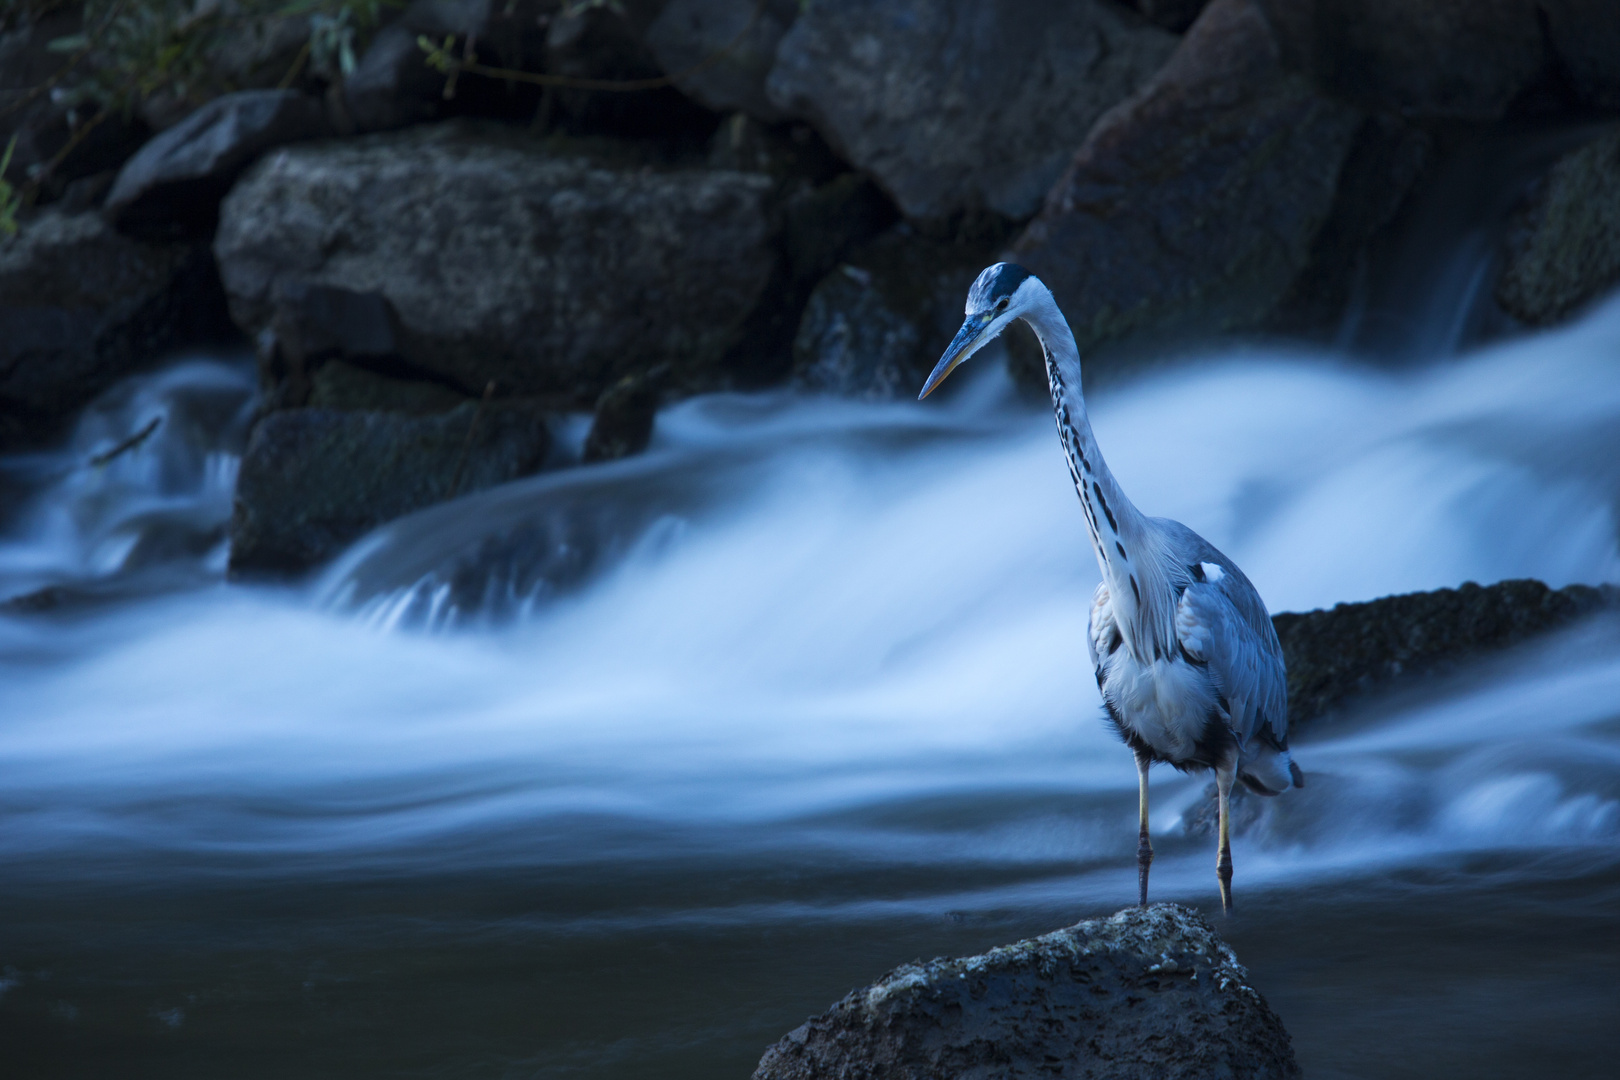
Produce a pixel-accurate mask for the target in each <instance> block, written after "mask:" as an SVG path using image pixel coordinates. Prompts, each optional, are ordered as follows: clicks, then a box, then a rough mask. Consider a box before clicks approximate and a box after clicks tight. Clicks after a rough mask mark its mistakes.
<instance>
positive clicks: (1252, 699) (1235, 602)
mask: <svg viewBox="0 0 1620 1080" xmlns="http://www.w3.org/2000/svg"><path fill="white" fill-rule="evenodd" d="M1221 561H1222V562H1223V563H1225V562H1226V560H1225V559H1222V560H1221ZM1228 565H1229V564H1228ZM1234 593H1236V594H1237V595H1235V596H1234V595H1233V594H1234ZM1244 593H1247V594H1248V595H1244ZM1176 636H1177V638H1179V639H1180V642H1181V647H1182V648H1183V649H1185V650H1186V651H1187V654H1188V655H1189V656H1190V657H1192V658H1193V659H1194V660H1196V661H1198V662H1200V663H1203V664H1206V665H1208V669H1209V673H1210V676H1211V678H1213V679H1214V680H1215V684H1216V687H1217V689H1219V690H1220V692H1221V695H1222V696H1223V697H1225V698H1226V701H1227V704H1228V707H1229V712H1230V714H1231V717H1232V728H1233V730H1234V731H1235V732H1236V733H1237V735H1238V737H1239V738H1240V739H1242V740H1244V741H1245V742H1247V741H1248V740H1249V739H1251V738H1253V737H1254V736H1255V735H1258V734H1261V727H1262V725H1263V726H1265V727H1267V728H1269V729H1270V730H1269V732H1267V734H1269V735H1270V736H1271V740H1272V741H1274V742H1276V743H1277V744H1278V745H1279V746H1287V745H1288V743H1287V738H1288V681H1287V676H1286V674H1285V672H1284V669H1283V662H1282V648H1281V646H1280V645H1279V644H1278V642H1277V632H1276V630H1274V629H1273V628H1272V625H1271V619H1270V618H1268V617H1267V616H1266V614H1265V609H1264V608H1263V607H1261V605H1260V598H1259V596H1258V595H1256V594H1255V592H1254V586H1253V585H1250V584H1249V581H1248V579H1247V578H1245V577H1243V575H1242V574H1241V573H1238V572H1237V571H1236V568H1235V567H1233V568H1232V569H1231V570H1230V571H1228V572H1227V573H1226V574H1225V575H1224V576H1223V577H1221V579H1220V580H1219V581H1208V582H1200V583H1195V584H1191V585H1188V586H1187V588H1186V590H1185V591H1184V592H1183V593H1182V594H1181V600H1180V602H1179V603H1178V604H1177V605H1176Z"/></svg>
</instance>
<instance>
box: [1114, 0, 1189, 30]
mask: <svg viewBox="0 0 1620 1080" xmlns="http://www.w3.org/2000/svg"><path fill="white" fill-rule="evenodd" d="M1129 2H1130V6H1131V7H1133V8H1135V9H1136V10H1137V11H1140V12H1141V13H1142V14H1143V15H1146V16H1147V17H1148V18H1149V19H1150V20H1152V21H1153V22H1155V23H1158V24H1159V25H1160V26H1162V27H1164V28H1165V29H1166V30H1169V31H1172V32H1174V33H1177V34H1179V33H1181V32H1183V31H1184V30H1186V29H1187V27H1189V26H1191V25H1192V24H1193V20H1195V19H1197V18H1198V13H1199V12H1201V11H1203V10H1204V6H1205V5H1206V4H1208V3H1209V0H1129Z"/></svg>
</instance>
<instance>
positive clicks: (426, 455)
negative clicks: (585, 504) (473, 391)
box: [230, 402, 551, 574]
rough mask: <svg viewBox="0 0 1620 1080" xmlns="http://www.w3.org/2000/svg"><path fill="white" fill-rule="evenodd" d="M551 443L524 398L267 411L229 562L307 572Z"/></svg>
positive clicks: (248, 459) (530, 465) (518, 466)
mask: <svg viewBox="0 0 1620 1080" xmlns="http://www.w3.org/2000/svg"><path fill="white" fill-rule="evenodd" d="M550 445H551V437H550V432H549V430H548V428H547V426H546V422H545V418H544V416H543V415H542V414H540V413H539V412H538V411H537V410H535V409H534V408H533V407H532V406H528V405H525V404H522V403H517V404H506V403H502V404H498V405H493V406H485V407H480V406H479V405H477V404H474V403H472V402H465V403H463V404H461V405H460V406H458V407H456V408H454V409H452V410H451V411H450V412H447V413H443V414H439V415H426V416H423V415H411V414H409V413H406V412H402V411H388V412H378V411H350V410H346V409H332V408H304V409H289V410H285V411H282V412H275V413H271V414H270V415H268V416H265V417H263V418H262V419H260V421H259V422H258V424H257V425H255V427H254V429H253V434H252V436H251V437H250V438H249V440H248V446H247V450H246V452H245V453H244V454H243V456H242V469H241V474H240V476H239V478H238V480H237V488H236V500H235V504H234V508H233V512H232V516H231V525H230V537H231V570H232V571H233V572H234V573H266V572H269V573H278V574H288V573H298V572H300V571H303V570H306V569H308V568H309V567H311V566H313V565H315V564H317V563H319V562H321V561H322V560H324V559H326V558H329V557H330V556H332V555H334V554H336V553H337V552H338V551H340V550H341V549H342V548H343V547H344V546H345V545H347V544H349V543H350V542H351V541H353V540H356V539H358V538H359V537H360V536H362V535H364V534H365V533H366V532H368V531H370V530H371V529H373V528H375V527H376V526H378V525H381V524H382V523H383V522H386V521H389V520H392V519H393V518H396V517H400V516H401V515H404V514H408V513H410V512H411V511H413V510H419V509H421V508H423V507H425V506H430V505H432V504H433V503H437V502H442V501H444V500H445V499H449V498H453V497H454V496H456V495H459V494H466V493H468V492H472V491H478V490H481V489H483V488H487V487H492V486H494V485H495V484H500V483H504V482H505V481H508V480H515V479H517V478H518V477H520V476H527V475H529V474H530V473H533V472H535V471H536V470H537V469H539V468H540V466H541V465H542V464H543V462H544V460H545V456H546V451H547V450H548V449H549V447H550Z"/></svg>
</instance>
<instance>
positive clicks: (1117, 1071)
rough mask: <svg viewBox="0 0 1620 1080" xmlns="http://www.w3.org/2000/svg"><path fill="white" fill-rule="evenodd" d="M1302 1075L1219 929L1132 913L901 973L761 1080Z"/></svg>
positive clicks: (1164, 912) (1175, 1079)
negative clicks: (1217, 930) (1217, 931)
mask: <svg viewBox="0 0 1620 1080" xmlns="http://www.w3.org/2000/svg"><path fill="white" fill-rule="evenodd" d="M1298 1075H1300V1073H1299V1066H1298V1064H1297V1063H1296V1062H1295V1060H1294V1052H1293V1047H1292V1044H1291V1043H1290V1040H1289V1037H1288V1032H1287V1031H1286V1030H1285V1029H1284V1028H1283V1025H1282V1021H1281V1020H1280V1019H1278V1017H1277V1015H1276V1013H1274V1012H1272V1011H1271V1008H1270V1006H1268V1005H1267V1004H1266V1000H1265V998H1264V997H1263V996H1261V994H1260V992H1259V991H1258V990H1256V989H1255V988H1254V987H1253V986H1252V985H1251V983H1250V979H1249V973H1248V971H1247V970H1246V969H1245V968H1244V967H1243V965H1242V964H1240V963H1239V962H1238V959H1237V957H1236V955H1235V954H1234V953H1233V952H1232V950H1231V948H1230V947H1229V946H1228V945H1227V944H1226V943H1225V942H1224V941H1222V940H1221V939H1220V937H1219V935H1217V934H1216V933H1215V931H1214V928H1213V927H1211V926H1210V924H1209V923H1208V921H1206V920H1205V919H1204V917H1203V916H1202V915H1200V914H1198V913H1197V912H1195V911H1193V910H1191V909H1189V908H1185V907H1181V906H1179V905H1176V904H1155V905H1153V906H1151V907H1147V908H1129V909H1127V910H1125V911H1121V912H1119V913H1118V914H1116V915H1114V916H1112V917H1111V918H1106V919H1091V920H1087V921H1085V922H1081V923H1077V924H1076V925H1074V926H1071V927H1069V928H1067V929H1064V930H1058V931H1055V932H1054V933H1050V934H1045V935H1042V936H1041V937H1038V938H1031V939H1028V940H1025V941H1020V942H1016V943H1014V944H1012V945H1004V946H1001V947H999V948H995V949H991V950H990V951H989V952H986V953H983V954H981V955H979V956H969V957H958V958H953V959H936V960H930V961H927V962H919V963H912V964H905V965H902V966H901V967H899V968H896V969H895V970H894V971H891V972H889V973H888V974H887V975H885V976H884V977H883V978H881V979H879V980H878V981H877V982H875V983H873V984H872V985H871V986H869V987H865V988H862V989H859V990H855V991H852V992H850V993H849V994H847V995H845V997H844V998H843V999H842V1000H841V1001H839V1002H838V1003H837V1004H835V1005H834V1006H833V1007H832V1008H831V1009H829V1010H828V1011H827V1012H825V1013H823V1014H822V1015H820V1016H817V1017H814V1018H812V1019H811V1020H809V1021H807V1022H806V1023H804V1024H803V1025H801V1026H800V1027H798V1028H797V1029H795V1030H794V1031H792V1032H790V1033H789V1034H788V1035H787V1036H785V1037H784V1038H783V1039H782V1040H781V1041H779V1042H778V1043H776V1045H774V1046H772V1047H771V1048H770V1049H769V1050H767V1051H766V1052H765V1056H764V1057H763V1058H762V1059H761V1060H760V1063H759V1068H758V1069H757V1070H756V1071H755V1073H754V1080H834V1078H836V1080H854V1078H857V1077H859V1078H861V1080H925V1078H926V1080H934V1078H938V1077H953V1078H968V1077H971V1078H975V1080H977V1078H981V1077H982V1078H985V1080H989V1078H991V1077H996V1078H1022V1077H1052V1076H1059V1077H1074V1078H1079V1077H1087V1078H1099V1080H1100V1078H1114V1077H1118V1078H1125V1077H1130V1078H1136V1077H1141V1076H1154V1077H1162V1078H1166V1080H1180V1078H1187V1080H1193V1078H1198V1080H1205V1078H1208V1077H1231V1078H1254V1080H1260V1078H1285V1077H1297V1076H1298Z"/></svg>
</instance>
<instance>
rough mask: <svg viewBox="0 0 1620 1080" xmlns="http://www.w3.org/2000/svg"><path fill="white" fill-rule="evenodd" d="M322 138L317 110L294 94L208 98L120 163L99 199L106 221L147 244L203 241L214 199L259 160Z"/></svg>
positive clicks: (321, 113) (215, 208)
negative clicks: (152, 241) (284, 147)
mask: <svg viewBox="0 0 1620 1080" xmlns="http://www.w3.org/2000/svg"><path fill="white" fill-rule="evenodd" d="M330 133H331V127H330V125H329V124H328V123H327V119H326V110H325V108H324V107H323V106H322V105H321V103H320V102H319V101H316V100H315V99H313V98H310V97H308V96H306V95H304V94H301V93H298V92H297V91H295V90H243V91H241V92H239V93H235V94H226V95H225V96H224V97H219V98H215V99H214V100H213V101H210V102H209V103H208V104H206V105H204V106H203V107H202V108H200V109H198V110H197V111H195V112H193V113H192V114H191V115H190V116H188V117H186V119H185V120H183V121H181V122H180V123H178V124H176V125H175V126H174V127H171V128H169V129H168V130H167V131H165V132H163V133H162V134H161V135H158V136H157V137H156V138H154V139H152V140H151V141H150V142H148V143H147V144H146V145H145V146H143V147H141V149H140V150H139V151H138V152H137V153H136V154H135V156H134V157H132V158H130V159H129V160H128V161H127V162H125V163H124V167H123V169H122V170H120V171H119V173H118V180H117V181H116V182H115V183H114V184H113V188H112V191H110V192H109V193H108V195H107V202H106V212H107V216H108V217H109V218H110V219H111V220H112V221H113V223H114V224H116V225H117V226H118V227H119V228H121V229H123V230H124V231H125V232H129V233H133V234H136V235H140V236H146V237H150V238H173V237H179V236H192V235H203V234H206V233H208V232H211V231H212V230H213V227H214V225H215V223H216V221H217V220H218V217H219V200H220V199H222V198H224V196H225V192H227V191H229V190H230V187H231V184H233V183H234V182H235V181H236V178H237V177H238V176H240V175H241V173H242V171H243V170H244V169H246V168H247V167H248V166H249V165H251V164H252V163H253V162H254V161H255V160H257V159H258V157H259V156H260V155H261V154H263V153H264V152H265V151H266V150H269V149H271V148H273V147H277V146H282V145H285V144H287V143H293V142H301V141H304V140H306V139H318V138H320V137H322V136H323V135H328V134H330Z"/></svg>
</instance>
